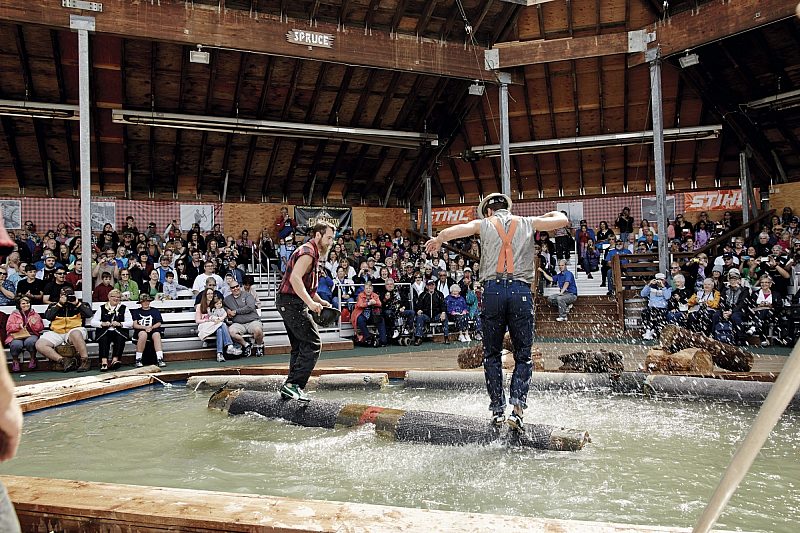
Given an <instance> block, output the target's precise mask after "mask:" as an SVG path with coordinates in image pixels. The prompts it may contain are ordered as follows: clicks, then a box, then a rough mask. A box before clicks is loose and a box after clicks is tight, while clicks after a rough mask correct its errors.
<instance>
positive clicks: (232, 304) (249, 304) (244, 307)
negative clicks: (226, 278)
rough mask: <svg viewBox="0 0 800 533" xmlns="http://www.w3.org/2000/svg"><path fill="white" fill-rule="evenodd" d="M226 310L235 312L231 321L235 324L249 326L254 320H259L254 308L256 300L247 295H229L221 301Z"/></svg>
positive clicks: (241, 293) (245, 293) (243, 293)
mask: <svg viewBox="0 0 800 533" xmlns="http://www.w3.org/2000/svg"><path fill="white" fill-rule="evenodd" d="M223 303H224V304H225V308H226V309H231V310H233V311H236V315H235V316H234V317H233V318H232V319H231V321H232V322H233V323H235V324H249V323H250V322H255V321H256V320H261V317H259V316H258V312H257V310H256V309H257V308H256V300H255V298H253V296H252V295H251V294H250V293H248V292H244V291H241V292H240V293H239V297H238V298H237V297H235V296H234V295H233V294H230V295H228V296H226V297H225V300H223Z"/></svg>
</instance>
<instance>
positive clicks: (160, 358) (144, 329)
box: [131, 292, 167, 368]
mask: <svg viewBox="0 0 800 533" xmlns="http://www.w3.org/2000/svg"><path fill="white" fill-rule="evenodd" d="M152 301H153V297H152V296H150V294H148V293H146V292H143V293H141V294H140V295H139V304H140V306H141V307H139V309H133V310H132V311H131V316H132V318H133V331H134V332H135V333H134V335H135V336H136V363H135V365H136V367H137V368H141V367H142V366H144V365H143V364H142V354H143V353H144V350H145V347H146V346H147V342H148V341H149V342H152V343H153V349H154V350H155V352H156V364H158V366H160V367H162V368H163V367H165V366H167V364H166V363H165V362H164V348H163V346H162V343H161V335H162V333H163V331H164V328H162V327H161V323H162V321H163V319H162V317H161V312H160V311H159V310H158V309H154V308H153V307H150V302H152Z"/></svg>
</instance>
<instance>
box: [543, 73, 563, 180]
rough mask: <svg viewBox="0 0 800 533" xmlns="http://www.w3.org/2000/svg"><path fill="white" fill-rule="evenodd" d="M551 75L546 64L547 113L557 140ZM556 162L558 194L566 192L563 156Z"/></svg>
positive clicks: (557, 158) (553, 134) (551, 130)
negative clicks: (562, 173) (562, 165)
mask: <svg viewBox="0 0 800 533" xmlns="http://www.w3.org/2000/svg"><path fill="white" fill-rule="evenodd" d="M550 80H551V74H550V64H549V63H545V64H544V82H545V88H546V90H547V112H548V114H549V115H550V138H551V139H555V138H556V137H557V133H556V112H555V104H554V103H553V87H552V84H551V83H550ZM555 160H556V175H557V176H558V192H559V194H561V192H562V191H563V190H564V177H563V176H562V175H561V154H560V153H556V154H555Z"/></svg>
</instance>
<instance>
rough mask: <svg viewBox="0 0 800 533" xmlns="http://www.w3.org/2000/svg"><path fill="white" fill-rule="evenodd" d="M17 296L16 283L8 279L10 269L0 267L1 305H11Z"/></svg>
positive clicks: (4, 266)
mask: <svg viewBox="0 0 800 533" xmlns="http://www.w3.org/2000/svg"><path fill="white" fill-rule="evenodd" d="M16 296H17V294H16V287H14V282H13V281H11V280H10V279H8V267H7V266H6V265H2V266H0V305H9V304H10V303H12V302H13V301H14V298H15V297H16Z"/></svg>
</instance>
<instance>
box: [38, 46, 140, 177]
mask: <svg viewBox="0 0 800 533" xmlns="http://www.w3.org/2000/svg"><path fill="white" fill-rule="evenodd" d="M50 42H51V44H52V48H53V61H54V62H55V71H56V82H57V83H58V101H59V103H62V104H64V103H66V102H67V89H66V86H65V85H64V69H63V67H62V65H61V44H60V43H59V41H58V32H57V31H56V30H50ZM123 45H124V43H123ZM123 90H124V86H123ZM124 103H125V102H123V104H124ZM62 125H63V127H64V142H65V143H66V145H67V157H68V158H69V172H70V175H71V176H72V189H73V190H77V189H78V187H79V186H80V176H79V175H78V171H77V166H76V165H75V146H74V144H73V143H72V130H71V128H70V121H68V120H63V121H62ZM54 188H55V185H54Z"/></svg>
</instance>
